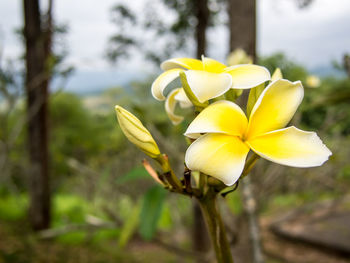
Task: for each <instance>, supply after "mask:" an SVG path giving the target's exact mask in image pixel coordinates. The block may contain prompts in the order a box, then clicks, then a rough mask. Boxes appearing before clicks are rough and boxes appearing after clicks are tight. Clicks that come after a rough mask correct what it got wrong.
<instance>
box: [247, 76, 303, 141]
mask: <svg viewBox="0 0 350 263" xmlns="http://www.w3.org/2000/svg"><path fill="white" fill-rule="evenodd" d="M303 96H304V89H303V86H302V84H301V82H300V81H296V82H290V81H289V80H285V79H279V80H276V81H274V82H271V84H269V85H268V86H267V87H266V89H264V91H263V92H262V93H261V95H260V97H259V98H258V100H257V102H256V103H255V105H254V107H253V109H252V112H251V114H250V118H249V125H248V131H247V135H246V137H247V138H252V137H254V136H259V135H262V134H264V133H266V132H270V131H274V130H277V129H281V128H284V127H285V126H286V125H287V124H288V122H289V121H290V120H291V119H292V118H293V116H294V113H295V112H296V110H297V108H298V106H299V105H300V103H301V101H302V100H303Z"/></svg>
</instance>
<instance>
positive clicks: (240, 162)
mask: <svg viewBox="0 0 350 263" xmlns="http://www.w3.org/2000/svg"><path fill="white" fill-rule="evenodd" d="M248 152H249V148H248V146H247V145H246V144H244V143H243V142H242V141H241V140H240V139H239V138H238V137H236V136H230V135H226V134H206V135H203V136H202V137H200V138H199V139H197V140H196V141H194V142H193V143H192V144H191V145H190V147H189V148H188V149H187V152H186V156H185V162H186V165H187V167H188V168H189V169H191V170H195V171H200V172H202V173H205V174H208V175H210V176H213V177H215V178H217V179H219V180H221V181H222V182H223V183H224V184H226V185H233V184H234V183H235V182H236V181H237V180H238V178H239V177H240V176H241V174H242V171H243V168H244V164H245V159H246V157H247V154H248Z"/></svg>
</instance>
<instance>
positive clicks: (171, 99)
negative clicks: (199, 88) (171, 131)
mask: <svg viewBox="0 0 350 263" xmlns="http://www.w3.org/2000/svg"><path fill="white" fill-rule="evenodd" d="M180 90H181V88H177V89H175V90H173V91H171V92H170V94H169V95H168V97H167V98H166V101H165V111H166V113H167V115H168V117H169V119H170V120H171V122H172V123H173V124H174V125H177V124H179V123H180V122H182V121H183V119H184V117H182V116H179V115H176V114H175V107H176V104H177V101H176V99H175V97H176V95H177V94H178V93H179V91H180Z"/></svg>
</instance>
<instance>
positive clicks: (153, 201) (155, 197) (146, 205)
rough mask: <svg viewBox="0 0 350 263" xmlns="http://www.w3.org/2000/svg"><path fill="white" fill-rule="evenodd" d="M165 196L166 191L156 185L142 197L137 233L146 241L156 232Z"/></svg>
mask: <svg viewBox="0 0 350 263" xmlns="http://www.w3.org/2000/svg"><path fill="white" fill-rule="evenodd" d="M165 196H166V191H165V190H164V189H163V188H162V187H160V186H157V185H156V186H153V187H152V188H150V189H149V190H148V191H147V193H146V194H145V196H144V199H143V204H142V210H141V214H140V227H139V231H140V234H141V237H142V238H144V239H146V240H151V239H152V237H153V236H154V234H155V232H156V230H157V227H158V223H159V219H160V216H161V212H162V208H163V203H164V199H165Z"/></svg>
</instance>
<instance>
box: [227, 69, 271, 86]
mask: <svg viewBox="0 0 350 263" xmlns="http://www.w3.org/2000/svg"><path fill="white" fill-rule="evenodd" d="M225 72H226V73H228V74H230V75H231V76H232V82H233V86H232V88H233V89H250V88H253V87H256V86H258V85H260V84H261V83H264V82H265V81H268V80H270V79H271V75H270V72H269V71H268V70H267V69H266V68H265V67H262V66H258V65H252V64H246V65H236V66H231V67H228V68H226V69H225Z"/></svg>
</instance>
